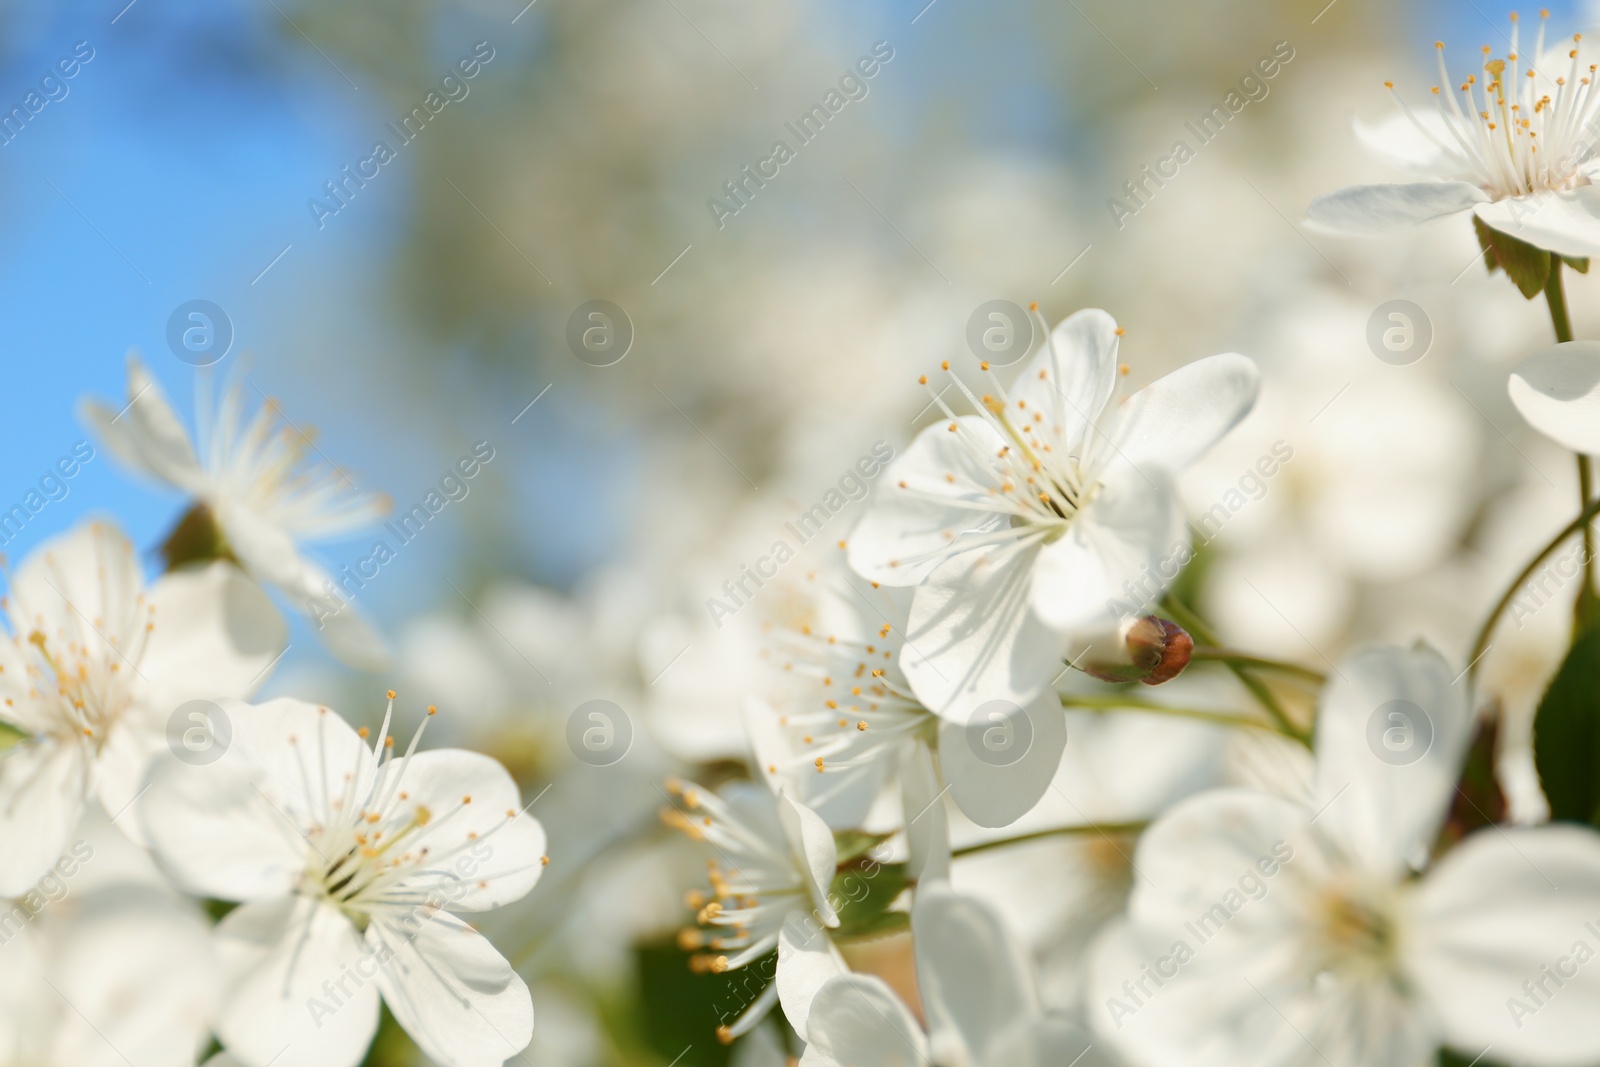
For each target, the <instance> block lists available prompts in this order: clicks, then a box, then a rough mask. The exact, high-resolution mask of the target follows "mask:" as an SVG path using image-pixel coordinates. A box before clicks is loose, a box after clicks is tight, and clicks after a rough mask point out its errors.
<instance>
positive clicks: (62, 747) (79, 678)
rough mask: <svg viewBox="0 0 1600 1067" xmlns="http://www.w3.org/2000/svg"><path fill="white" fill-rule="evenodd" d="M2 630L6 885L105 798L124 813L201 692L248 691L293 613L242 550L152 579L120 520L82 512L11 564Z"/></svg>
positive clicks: (41, 861)
mask: <svg viewBox="0 0 1600 1067" xmlns="http://www.w3.org/2000/svg"><path fill="white" fill-rule="evenodd" d="M10 577H11V582H10V590H9V592H8V594H7V596H6V598H5V601H4V608H5V618H6V622H7V624H8V626H9V629H10V633H9V634H8V635H6V636H5V637H4V638H3V639H0V723H4V724H5V725H6V726H8V727H10V728H11V729H12V730H15V731H17V732H18V733H20V734H21V735H22V736H21V738H20V739H19V740H18V741H17V742H16V743H15V744H13V745H11V746H10V747H8V748H5V749H3V750H0V895H15V894H17V893H20V892H22V891H23V890H25V889H26V888H27V887H28V886H30V885H32V884H33V883H34V882H35V881H37V880H38V879H39V877H40V876H41V875H43V874H44V873H45V871H46V869H48V868H49V867H50V865H51V864H53V863H55V862H56V858H57V857H58V856H60V855H61V853H62V852H63V851H64V850H65V849H66V846H67V843H68V841H69V840H70V839H71V835H72V833H73V830H74V829H75V828H76V827H77V826H78V823H79V819H80V817H81V816H82V814H83V812H84V807H85V805H86V804H88V803H89V802H90V801H92V800H96V799H98V801H99V802H100V804H101V806H102V807H104V808H105V810H106V814H108V815H109V816H111V818H112V819H115V820H118V825H119V826H120V827H122V828H123V829H124V831H125V832H127V833H129V834H131V835H133V836H135V837H137V833H138V828H137V823H136V821H135V820H134V819H132V818H131V817H130V818H121V817H122V816H123V815H124V813H125V812H127V810H128V806H129V804H131V803H132V802H133V800H134V798H135V796H137V795H138V792H139V788H140V783H141V781H142V779H143V776H144V773H145V768H146V766H147V765H148V763H149V761H150V759H151V757H152V756H154V755H155V754H156V753H158V752H159V751H161V750H162V749H164V748H165V747H166V731H167V723H168V720H169V718H170V717H171V716H172V714H173V713H174V712H175V711H176V710H177V709H178V708H179V706H180V705H182V704H184V703H185V702H187V701H190V700H211V699H215V698H219V697H237V696H244V695H247V694H248V693H250V692H252V691H253V690H254V689H255V687H256V686H257V685H259V684H260V683H261V681H262V680H263V678H264V676H265V674H266V671H267V669H268V668H269V667H270V666H272V664H273V662H274V661H275V660H276V659H277V658H278V656H279V655H280V654H281V652H282V650H283V647H284V640H285V632H284V626H283V620H282V619H280V618H279V617H278V614H277V612H276V611H274V610H273V608H272V604H271V602H270V601H268V600H267V598H266V596H265V595H264V594H263V593H262V592H261V590H260V589H259V588H258V587H257V586H256V585H255V583H254V582H252V581H250V579H249V578H247V577H246V576H245V575H244V573H243V572H242V571H240V570H239V569H238V568H237V567H235V566H234V565H233V564H231V563H226V562H215V563H210V564H207V565H205V566H199V567H185V568H180V569H179V570H177V571H174V572H173V573H170V574H166V575H163V576H162V577H160V578H158V579H157V580H156V581H155V582H154V583H153V584H152V585H150V586H149V587H148V588H147V587H146V586H145V584H144V579H143V576H142V575H141V574H140V568H139V562H138V559H137V558H136V556H135V554H134V549H133V545H132V544H130V543H129V542H128V539H127V538H126V537H124V536H123V535H122V533H121V531H119V530H117V529H116V528H114V527H112V526H110V525H108V524H106V523H103V522H98V521H92V522H87V523H84V524H82V525H80V526H78V527H76V528H74V529H73V530H71V531H70V532H68V533H66V534H62V535H61V536H59V537H56V538H54V539H52V540H50V541H47V542H45V543H44V544H43V545H40V546H39V547H38V548H37V549H35V550H34V551H33V552H31V553H29V554H28V556H27V557H25V558H24V559H23V561H22V563H21V565H20V566H19V567H18V568H17V570H16V572H15V573H14V574H12V575H11V576H10Z"/></svg>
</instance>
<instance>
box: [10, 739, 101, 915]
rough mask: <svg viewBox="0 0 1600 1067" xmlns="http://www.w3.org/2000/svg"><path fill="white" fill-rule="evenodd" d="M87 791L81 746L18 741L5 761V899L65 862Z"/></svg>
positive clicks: (87, 783)
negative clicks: (65, 855) (69, 842)
mask: <svg viewBox="0 0 1600 1067" xmlns="http://www.w3.org/2000/svg"><path fill="white" fill-rule="evenodd" d="M88 788H89V763H88V756H87V753H86V751H85V750H84V749H83V748H82V747H80V746H78V745H74V744H62V743H60V742H57V741H32V740H26V741H19V742H18V743H17V744H16V745H15V746H13V747H12V748H11V749H9V750H8V751H7V752H6V753H5V755H4V757H3V758H0V857H3V859H0V896H3V897H18V896H21V895H22V894H23V893H26V892H27V891H28V890H29V889H30V888H32V887H33V884H34V883H35V882H37V881H38V880H39V879H40V878H41V877H43V876H44V874H45V872H46V871H48V870H49V869H50V865H51V864H53V863H55V862H56V860H58V859H60V858H61V854H62V853H63V852H64V851H66V848H67V842H68V841H70V840H71V838H72V831H73V830H74V829H75V828H76V827H77V825H78V819H79V817H80V816H81V815H82V814H83V803H84V796H85V793H86V792H87V790H88Z"/></svg>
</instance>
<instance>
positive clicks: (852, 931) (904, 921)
mask: <svg viewBox="0 0 1600 1067" xmlns="http://www.w3.org/2000/svg"><path fill="white" fill-rule="evenodd" d="M910 927H911V914H910V913H909V912H904V911H880V912H879V913H878V914H877V915H874V916H873V917H872V918H870V919H862V920H860V921H857V922H852V923H851V924H850V927H849V929H848V930H846V929H844V928H843V927H841V928H840V930H839V931H836V932H835V933H834V935H833V936H834V938H835V939H836V940H840V941H868V940H871V939H872V938H875V937H888V936H889V935H890V934H897V933H899V932H900V931H901V930H906V929H909V928H910Z"/></svg>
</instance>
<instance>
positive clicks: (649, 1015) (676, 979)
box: [634, 938, 778, 1067]
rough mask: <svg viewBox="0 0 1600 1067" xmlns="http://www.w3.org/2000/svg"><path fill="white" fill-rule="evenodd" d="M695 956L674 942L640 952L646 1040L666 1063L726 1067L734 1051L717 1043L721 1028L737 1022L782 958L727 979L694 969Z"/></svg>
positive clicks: (641, 1023)
mask: <svg viewBox="0 0 1600 1067" xmlns="http://www.w3.org/2000/svg"><path fill="white" fill-rule="evenodd" d="M691 955H693V953H691V952H685V951H684V950H683V949H682V948H679V947H678V943H677V941H676V940H675V939H672V938H668V939H666V940H664V941H655V942H651V943H649V944H644V945H640V946H639V947H638V948H636V949H635V950H634V960H635V962H636V963H637V964H638V975H639V996H638V1000H637V1002H636V1005H637V1016H636V1022H637V1025H638V1027H639V1030H640V1036H641V1037H642V1038H643V1041H644V1043H645V1045H646V1046H648V1048H649V1050H650V1051H651V1052H654V1053H655V1054H657V1055H658V1056H660V1057H661V1058H662V1062H664V1063H670V1062H671V1061H672V1060H673V1058H674V1057H676V1056H678V1055H680V1054H682V1056H683V1058H682V1059H681V1060H679V1061H678V1067H724V1065H725V1064H726V1063H727V1062H728V1059H729V1055H730V1050H729V1048H728V1046H726V1045H724V1044H722V1043H721V1042H720V1041H718V1040H717V1027H719V1026H726V1025H729V1024H731V1023H732V1022H733V1021H734V1020H735V1019H737V1018H738V1017H739V1014H740V1013H741V1012H742V1011H744V1009H745V1008H746V1007H748V1006H749V1004H750V1002H751V1001H753V1000H754V999H755V998H756V997H757V996H759V995H760V993H761V991H762V990H763V989H765V988H766V986H767V983H768V982H770V981H772V976H773V974H774V973H775V972H776V969H777V960H778V954H777V953H776V952H772V953H768V954H767V955H765V956H763V957H762V958H761V959H759V960H756V961H755V962H754V963H751V964H750V965H749V966H748V967H742V968H740V969H739V970H736V971H727V972H725V973H723V974H712V973H710V972H703V973H696V972H694V971H692V970H690V968H689V957H690V956H691ZM685 1049H687V1050H688V1051H687V1052H685V1051H684V1050H685Z"/></svg>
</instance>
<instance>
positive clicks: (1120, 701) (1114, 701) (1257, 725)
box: [1061, 693, 1305, 743]
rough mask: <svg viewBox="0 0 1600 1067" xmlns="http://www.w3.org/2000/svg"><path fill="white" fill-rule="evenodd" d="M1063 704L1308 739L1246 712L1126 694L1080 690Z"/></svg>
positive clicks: (1066, 696) (1064, 696) (1064, 698)
mask: <svg viewBox="0 0 1600 1067" xmlns="http://www.w3.org/2000/svg"><path fill="white" fill-rule="evenodd" d="M1061 706H1062V707H1063V708H1083V709H1085V710H1087V711H1142V712H1149V713H1150V714H1153V715H1173V716H1176V717H1178V718H1180V719H1195V720H1198V721H1200V722H1210V723H1216V724H1217V725H1219V726H1249V727H1253V728H1254V729H1257V730H1268V731H1270V732H1272V733H1275V734H1283V735H1284V736H1285V737H1292V738H1294V740H1296V741H1300V742H1302V743H1303V742H1304V740H1305V739H1304V738H1303V737H1301V736H1300V735H1299V734H1298V733H1290V732H1289V731H1288V730H1285V729H1284V728H1283V726H1282V725H1281V724H1279V723H1278V722H1276V721H1272V722H1268V721H1266V720H1263V719H1251V718H1247V717H1245V716H1243V715H1230V714H1229V713H1227V712H1225V711H1202V710H1201V709H1199V708H1179V707H1173V706H1172V705H1170V704H1157V703H1155V702H1153V701H1149V700H1139V699H1137V698H1133V697H1123V696H1085V695H1080V694H1077V693H1062V694H1061Z"/></svg>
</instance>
